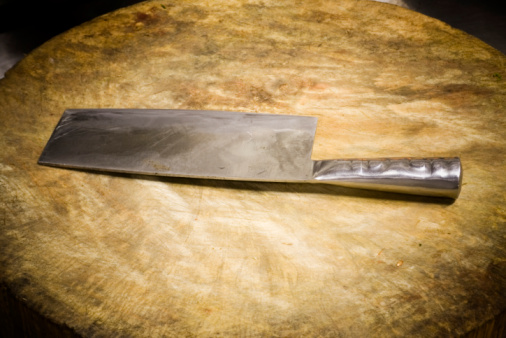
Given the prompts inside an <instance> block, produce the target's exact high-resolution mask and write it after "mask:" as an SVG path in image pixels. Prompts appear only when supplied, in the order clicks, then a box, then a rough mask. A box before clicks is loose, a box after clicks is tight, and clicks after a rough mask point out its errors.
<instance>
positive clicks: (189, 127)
mask: <svg viewBox="0 0 506 338" xmlns="http://www.w3.org/2000/svg"><path fill="white" fill-rule="evenodd" d="M316 122H317V118H315V117H310V116H293V115H273V114H258V113H240V112H230V111H212V110H169V109H68V110H66V111H65V112H64V113H63V115H62V117H61V119H60V121H59V123H58V125H57V126H56V128H55V130H54V131H53V134H52V135H51V137H50V139H49V141H48V142H47V144H46V146H45V148H44V150H43V152H42V154H41V156H40V158H39V161H38V163H39V164H42V165H48V166H55V167H64V168H78V169H90V170H100V171H110V172H122V173H135V174H146V175H161V176H175V177H192V178H203V179H220V180H239V181H265V182H294V183H302V182H308V183H330V184H335V185H339V186H345V187H351V188H361V189H372V190H381V191H389V192H397V193H407V194H415V195H427V196H439V197H448V198H453V199H456V198H457V197H458V195H459V193H460V189H461V185H462V168H461V163H460V159H459V158H458V157H452V158H436V157H434V158H377V159H359V158H357V159H338V160H318V161H314V160H312V159H311V152H312V148H313V140H314V135H315V131H316Z"/></svg>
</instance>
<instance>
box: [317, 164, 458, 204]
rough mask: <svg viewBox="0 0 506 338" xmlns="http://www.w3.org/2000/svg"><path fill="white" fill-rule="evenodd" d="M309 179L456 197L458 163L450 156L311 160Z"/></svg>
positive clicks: (336, 183) (375, 188)
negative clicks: (310, 176)
mask: <svg viewBox="0 0 506 338" xmlns="http://www.w3.org/2000/svg"><path fill="white" fill-rule="evenodd" d="M313 182H319V183H329V184H335V185H339V186H345V187H351V188H360V189H369V190H381V191H389V192H397V193H404V194H413V195H426V196H438V197H448V198H453V199H456V198H457V197H458V196H459V193H460V189H461V186H462V166H461V163H460V159H459V158H458V157H452V158H378V159H343V160H322V161H313Z"/></svg>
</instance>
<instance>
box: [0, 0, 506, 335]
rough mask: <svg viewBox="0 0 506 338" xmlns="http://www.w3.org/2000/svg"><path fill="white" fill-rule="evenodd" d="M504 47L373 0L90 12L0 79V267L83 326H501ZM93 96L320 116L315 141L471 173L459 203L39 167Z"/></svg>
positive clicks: (116, 102)
mask: <svg viewBox="0 0 506 338" xmlns="http://www.w3.org/2000/svg"><path fill="white" fill-rule="evenodd" d="M505 63H506V57H505V56H504V55H503V54H501V53H500V52H498V51H496V50H494V49H493V48H491V47H489V46H488V45H486V44H484V43H483V42H481V41H479V40H478V39H476V38H473V37H471V36H469V35H466V34H464V33H463V32H461V31H458V30H455V29H453V28H451V27H449V26H448V25H445V24H443V23H441V22H439V21H437V20H434V19H431V18H428V17H425V16H423V15H420V14H417V13H415V12H411V11H409V10H406V9H403V8H400V7H395V6H391V5H386V4H382V3H375V2H369V1H352V0H341V1H330V0H328V1H326V0H323V1H318V2H314V1H298V2H292V1H262V2H259V1H258V2H257V1H239V0H238V1H228V2H222V1H212V0H210V1H197V2H181V1H170V0H169V1H149V2H144V3H140V4H137V5H134V6H132V7H127V8H124V9H120V10H118V11H115V12H113V13H110V14H107V15H104V16H102V17H99V18H97V19H95V20H93V21H91V22H89V23H86V24H83V25H81V26H79V27H77V28H75V29H72V30H70V31H68V32H66V33H64V34H62V35H60V36H58V37H56V38H54V39H52V40H51V41H49V42H47V43H46V44H44V45H43V46H41V47H40V48H38V49H37V50H35V51H34V52H32V53H31V54H30V55H28V56H27V57H26V58H25V59H24V60H23V61H22V62H21V63H20V64H18V65H17V66H16V67H15V68H14V69H13V70H11V71H10V72H8V73H7V75H6V78H5V79H3V80H2V81H1V82H0V125H1V137H0V147H1V149H2V151H1V152H0V201H1V203H0V262H1V265H0V268H1V270H0V276H1V281H2V282H3V283H4V284H5V285H7V286H8V288H9V289H10V290H11V291H12V293H13V294H14V295H15V296H16V297H17V298H18V299H20V301H22V302H23V303H25V304H27V305H28V306H29V307H30V308H32V309H35V310H36V311H37V312H38V313H40V314H41V315H43V316H44V317H45V318H48V319H50V320H51V321H54V322H56V323H58V324H61V325H66V326H68V327H70V328H72V329H73V330H74V331H75V332H76V333H78V334H81V335H84V336H111V335H120V336H149V337H154V336H204V337H205V336H216V335H224V336H237V335H241V336H333V337H335V336H353V337H357V336H388V337H390V336H422V337H427V336H446V335H458V334H465V333H467V332H471V331H473V330H476V329H478V328H479V327H480V326H482V325H483V324H484V323H487V322H488V323H489V328H490V323H492V325H493V324H494V322H491V321H493V319H494V318H497V317H496V316H498V315H500V314H501V313H502V312H503V311H505V309H506V291H505V288H506V222H505V218H506V203H505V202H506V198H505V197H506V193H505V191H506V179H505V176H504V175H505V172H506V164H505V154H506V138H505V127H506V125H505V122H506V118H505V108H506V82H505V81H506V68H505ZM86 107H89V108H106V107H114V108H177V109H215V110H230V111H244V112H258V113H272V114H278V113H279V114H293V115H310V116H317V117H318V118H319V120H318V130H317V134H316V141H315V146H314V150H313V158H314V159H324V158H326V159H330V158H350V157H361V158H368V157H388V156H392V157H394V156H395V157H403V156H417V157H418V156H419V157H424V156H460V157H461V159H462V163H463V168H464V181H463V189H462V192H461V195H460V198H459V199H458V200H456V201H455V202H454V203H450V202H447V201H445V200H442V199H435V198H429V197H414V196H404V195H396V194H388V193H380V192H369V191H365V190H351V189H346V188H339V187H333V186H324V185H311V184H282V183H245V182H226V181H212V180H191V179H181V178H154V177H142V176H135V175H118V174H100V173H92V172H83V171H77V170H64V169H56V168H49V167H43V166H39V165H37V159H38V156H39V155H40V153H41V151H42V149H43V147H44V145H45V143H46V142H47V140H48V139H49V137H50V135H51V132H52V130H53V128H54V127H55V125H56V123H57V122H58V119H59V118H60V116H61V114H62V113H63V111H64V109H66V108H86ZM496 324H497V322H496ZM496 328H497V327H496Z"/></svg>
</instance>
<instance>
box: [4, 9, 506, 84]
mask: <svg viewBox="0 0 506 338" xmlns="http://www.w3.org/2000/svg"><path fill="white" fill-rule="evenodd" d="M336 1H338V0H336ZM364 1H365V0H364ZM379 1H382V2H390V3H395V1H396V0H379ZM398 1H399V0H397V2H398ZM137 2H140V1H139V0H108V1H107V0H105V1H104V0H81V1H68V0H65V1H64V0H46V1H35V0H24V1H20V0H0V78H2V77H4V73H5V72H6V71H7V70H8V69H9V68H11V67H12V66H13V65H14V64H15V63H16V62H17V61H19V60H20V59H22V58H23V56H24V55H26V54H27V53H29V52H30V51H31V50H33V49H34V48H36V47H38V46H39V45H41V44H42V43H44V42H45V41H47V40H48V39H50V38H51V37H53V36H55V35H57V34H60V33H62V32H64V31H66V30H68V29H69V28H72V27H74V26H77V25H79V24H81V23H83V22H85V21H88V20H91V19H93V18H94V17H96V16H99V15H101V14H105V13H107V12H110V11H113V10H115V9H117V8H120V7H125V6H129V5H132V4H135V3H137ZM403 2H404V4H405V7H407V8H409V9H412V10H415V11H418V12H420V13H423V14H426V15H428V16H431V17H435V18H437V19H439V20H442V21H444V22H446V23H448V24H450V25H451V26H453V27H455V28H459V29H461V30H463V31H465V32H467V33H469V34H472V35H474V36H476V37H478V38H480V39H481V40H483V41H485V42H486V43H488V44H489V45H491V46H493V47H495V48H496V49H498V50H500V51H502V52H503V53H505V54H506V11H505V10H504V8H503V7H505V6H504V1H500V0H482V1H479V0H403Z"/></svg>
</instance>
